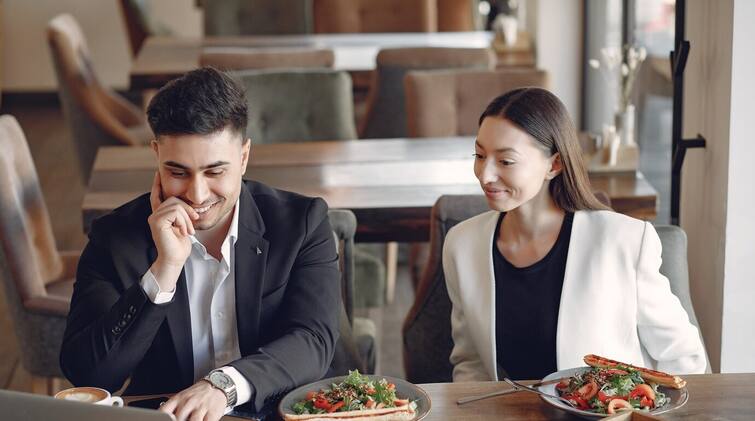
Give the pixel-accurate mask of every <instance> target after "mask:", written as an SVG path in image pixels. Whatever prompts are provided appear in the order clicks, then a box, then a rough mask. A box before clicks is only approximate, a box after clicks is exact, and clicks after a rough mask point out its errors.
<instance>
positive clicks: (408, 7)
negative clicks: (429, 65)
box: [313, 0, 438, 33]
mask: <svg viewBox="0 0 755 421" xmlns="http://www.w3.org/2000/svg"><path fill="white" fill-rule="evenodd" d="M313 6H314V26H315V33H360V32H435V31H437V29H438V18H437V10H436V5H435V0H380V1H377V0H313Z"/></svg>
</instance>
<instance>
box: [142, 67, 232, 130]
mask: <svg viewBox="0 0 755 421" xmlns="http://www.w3.org/2000/svg"><path fill="white" fill-rule="evenodd" d="M147 119H148V120H149V125H150V127H151V128H152V133H154V134H155V137H157V138H159V137H160V136H162V135H184V134H199V135H208V134H212V133H216V132H219V131H221V130H223V129H225V128H226V127H229V126H230V128H232V129H233V130H234V131H235V132H236V133H239V134H240V135H241V136H242V138H246V123H247V105H246V95H245V93H244V91H243V89H241V88H240V87H239V85H238V84H237V83H236V82H235V81H234V80H233V79H232V78H231V77H230V76H228V75H227V74H225V73H223V72H221V71H218V70H217V69H214V68H212V67H204V68H201V69H197V70H192V71H190V72H188V73H186V74H185V75H183V76H181V77H180V78H178V79H174V80H172V81H170V82H169V83H168V84H167V85H165V86H164V87H162V88H161V89H160V90H159V91H158V92H157V94H156V95H155V96H154V98H152V100H151V101H150V102H149V106H148V107H147Z"/></svg>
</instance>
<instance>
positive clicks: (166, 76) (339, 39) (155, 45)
mask: <svg viewBox="0 0 755 421" xmlns="http://www.w3.org/2000/svg"><path fill="white" fill-rule="evenodd" d="M492 40H493V34H492V33H491V32H486V31H475V32H433V33H387V34H313V35H275V36H271V35H256V36H243V37H206V38H177V37H150V38H148V39H147V41H146V42H145V43H144V46H143V47H142V49H141V50H140V51H139V53H138V54H137V56H136V58H135V59H134V62H133V64H132V66H131V88H132V89H152V88H159V87H161V86H162V85H164V84H165V83H166V82H168V81H169V80H171V79H174V78H176V77H178V76H181V75H182V74H184V73H186V72H188V71H189V70H193V69H196V68H197V67H198V66H199V56H200V55H201V53H202V52H203V51H250V50H252V49H264V48H287V47H291V48H302V47H304V48H330V49H333V52H334V54H335V63H334V68H335V69H336V70H345V71H349V72H365V71H371V70H373V69H374V68H375V57H376V56H377V53H378V51H380V49H381V48H395V47H457V48H489V47H490V46H491V42H492ZM501 54H502V55H504V56H505V54H503V53H501ZM517 57H518V56H517ZM511 60H513V61H516V60H517V59H510V60H508V61H506V64H507V65H516V64H517V63H515V62H514V63H512V62H511ZM529 64H531V63H530V62H529V61H528V62H527V63H522V64H521V65H529Z"/></svg>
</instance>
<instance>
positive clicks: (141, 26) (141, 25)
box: [118, 0, 171, 57]
mask: <svg viewBox="0 0 755 421" xmlns="http://www.w3.org/2000/svg"><path fill="white" fill-rule="evenodd" d="M118 4H119V5H120V8H121V14H122V15H123V23H124V24H125V25H126V34H127V35H128V44H129V47H130V48H131V56H132V57H136V55H137V54H138V53H139V50H141V49H142V45H144V41H146V40H147V38H148V37H150V36H154V35H171V31H170V30H169V29H168V28H167V27H165V26H164V25H161V24H160V23H158V22H155V21H153V20H152V19H151V18H150V16H149V11H148V8H147V1H146V0H119V1H118Z"/></svg>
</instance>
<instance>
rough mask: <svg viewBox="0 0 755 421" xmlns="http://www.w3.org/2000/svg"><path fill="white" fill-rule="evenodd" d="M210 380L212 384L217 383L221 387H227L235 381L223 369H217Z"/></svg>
mask: <svg viewBox="0 0 755 421" xmlns="http://www.w3.org/2000/svg"><path fill="white" fill-rule="evenodd" d="M210 381H211V382H212V384H214V385H217V386H218V387H219V388H221V389H227V388H229V387H231V386H233V381H232V380H231V378H230V377H228V375H227V374H225V373H223V372H222V371H216V372H214V373H212V374H210Z"/></svg>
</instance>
